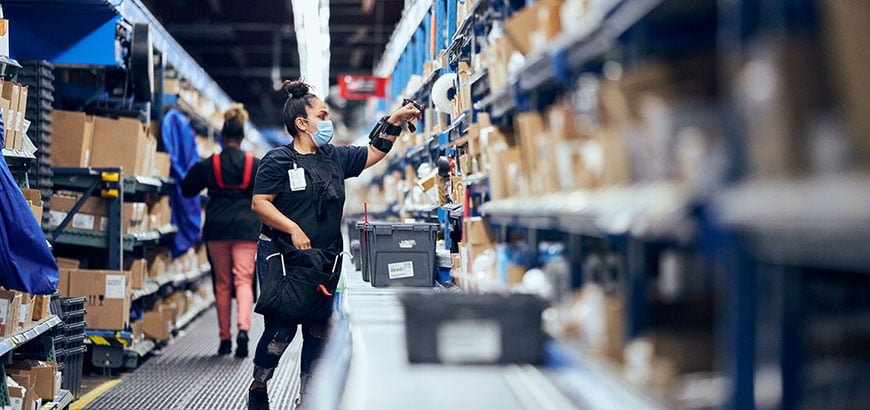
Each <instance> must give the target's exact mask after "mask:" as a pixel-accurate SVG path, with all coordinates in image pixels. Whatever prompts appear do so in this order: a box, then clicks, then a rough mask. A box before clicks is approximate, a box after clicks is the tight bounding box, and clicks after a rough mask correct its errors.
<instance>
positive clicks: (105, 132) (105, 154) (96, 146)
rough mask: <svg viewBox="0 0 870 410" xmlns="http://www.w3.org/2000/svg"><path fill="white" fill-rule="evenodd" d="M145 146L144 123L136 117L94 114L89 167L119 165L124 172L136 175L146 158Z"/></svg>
mask: <svg viewBox="0 0 870 410" xmlns="http://www.w3.org/2000/svg"><path fill="white" fill-rule="evenodd" d="M147 146H148V134H147V132H146V129H145V124H142V123H141V122H140V121H139V120H138V119H135V118H120V119H117V120H116V119H112V118H103V117H96V118H95V119H94V141H93V151H92V155H91V167H95V168H97V167H111V168H114V167H120V168H122V169H123V172H124V175H135V174H136V173H137V172H140V171H141V170H142V168H143V166H144V163H145V162H146V159H147V156H146V149H147Z"/></svg>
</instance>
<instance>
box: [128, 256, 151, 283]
mask: <svg viewBox="0 0 870 410" xmlns="http://www.w3.org/2000/svg"><path fill="white" fill-rule="evenodd" d="M125 265H126V266H125V268H126V269H127V270H129V271H130V286H131V287H132V288H133V289H144V288H145V278H147V277H148V261H147V260H145V259H134V260H132V261H131V260H129V259H128V262H127V263H125Z"/></svg>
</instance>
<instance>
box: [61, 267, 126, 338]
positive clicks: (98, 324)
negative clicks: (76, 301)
mask: <svg viewBox="0 0 870 410" xmlns="http://www.w3.org/2000/svg"><path fill="white" fill-rule="evenodd" d="M130 285H131V277H130V271H112V270H89V269H77V270H73V271H70V284H69V288H70V289H69V291H70V292H69V295H70V296H75V297H84V298H87V301H86V302H85V310H87V311H88V317H87V323H88V326H87V328H88V329H100V330H124V329H125V328H126V326H127V323H128V322H129V319H130V291H131V286H130Z"/></svg>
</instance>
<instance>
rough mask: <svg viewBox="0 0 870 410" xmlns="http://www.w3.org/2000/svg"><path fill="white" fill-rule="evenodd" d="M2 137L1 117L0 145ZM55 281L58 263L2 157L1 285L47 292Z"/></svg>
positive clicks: (39, 292) (47, 293) (3, 133)
mask: <svg viewBox="0 0 870 410" xmlns="http://www.w3.org/2000/svg"><path fill="white" fill-rule="evenodd" d="M4 140H5V132H4V130H3V120H2V119H0V146H3V142H4ZM57 282H58V272H57V262H55V260H54V256H53V255H52V254H51V250H49V249H48V242H46V240H45V234H44V233H43V232H42V228H41V227H40V223H39V222H37V221H36V218H34V217H33V213H32V212H31V211H30V205H28V204H27V201H26V200H25V199H24V195H23V194H22V193H21V190H20V189H18V184H16V183H15V178H13V177H12V172H11V171H10V170H9V166H8V165H6V159H5V158H4V159H3V160H0V284H2V285H3V287H5V288H6V289H11V290H18V291H21V292H27V293H35V294H38V295H49V294H52V293H54V291H55V289H57Z"/></svg>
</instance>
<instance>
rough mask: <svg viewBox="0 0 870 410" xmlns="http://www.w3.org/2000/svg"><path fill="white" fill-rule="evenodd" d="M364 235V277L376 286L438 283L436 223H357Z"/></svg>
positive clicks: (429, 284)
mask: <svg viewBox="0 0 870 410" xmlns="http://www.w3.org/2000/svg"><path fill="white" fill-rule="evenodd" d="M357 228H358V229H359V230H360V232H361V233H360V235H363V236H362V240H361V243H362V259H363V263H362V265H363V266H362V270H363V279H365V278H366V276H368V278H369V280H370V282H371V284H372V286H374V287H431V286H433V285H434V273H435V242H436V238H437V235H438V230H439V228H440V226H439V225H438V224H432V223H391V222H373V223H368V224H357Z"/></svg>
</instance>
